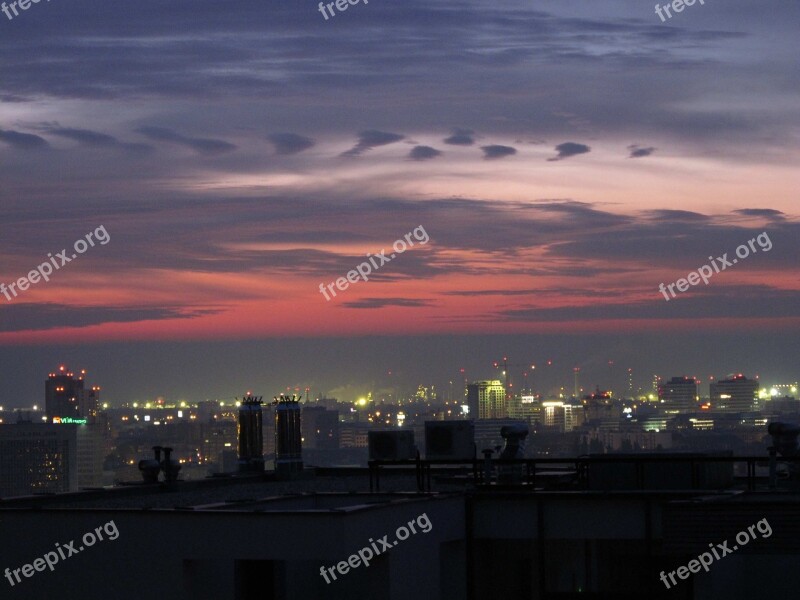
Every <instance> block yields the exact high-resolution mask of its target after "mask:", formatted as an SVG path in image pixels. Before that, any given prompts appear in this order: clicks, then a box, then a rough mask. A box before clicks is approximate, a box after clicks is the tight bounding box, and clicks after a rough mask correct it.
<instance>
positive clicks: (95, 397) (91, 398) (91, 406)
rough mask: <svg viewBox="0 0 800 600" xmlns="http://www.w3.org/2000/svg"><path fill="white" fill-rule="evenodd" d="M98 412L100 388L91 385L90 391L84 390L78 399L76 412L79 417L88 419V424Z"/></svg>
mask: <svg viewBox="0 0 800 600" xmlns="http://www.w3.org/2000/svg"><path fill="white" fill-rule="evenodd" d="M99 410H100V386H98V385H93V386H92V387H91V389H88V390H87V389H84V390H83V394H81V396H80V398H79V399H78V412H79V413H80V415H81V417H82V418H84V419H88V420H89V421H90V422H91V421H93V420H94V418H95V417H97V412H98V411H99Z"/></svg>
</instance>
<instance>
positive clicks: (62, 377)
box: [44, 365, 100, 423]
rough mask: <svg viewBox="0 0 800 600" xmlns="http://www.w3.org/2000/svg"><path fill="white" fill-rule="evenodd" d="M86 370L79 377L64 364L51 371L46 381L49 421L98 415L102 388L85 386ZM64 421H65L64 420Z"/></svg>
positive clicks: (46, 407) (90, 417)
mask: <svg viewBox="0 0 800 600" xmlns="http://www.w3.org/2000/svg"><path fill="white" fill-rule="evenodd" d="M85 376H86V371H81V372H80V373H79V374H78V376H77V377H75V374H74V373H72V372H71V371H70V370H69V369H67V368H66V367H64V366H63V365H62V366H60V367H59V368H58V371H55V372H53V373H50V374H49V375H48V377H47V379H46V380H45V383H44V393H45V412H46V416H47V422H48V423H53V422H54V420H53V419H55V418H60V419H64V418H69V419H88V420H89V421H92V420H93V419H94V418H95V417H96V416H97V411H98V408H99V406H100V388H99V387H98V386H92V387H91V388H89V389H86V387H85V381H84V378H85ZM62 422H63V421H62Z"/></svg>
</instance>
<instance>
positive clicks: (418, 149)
mask: <svg viewBox="0 0 800 600" xmlns="http://www.w3.org/2000/svg"><path fill="white" fill-rule="evenodd" d="M441 155H442V153H441V152H440V151H439V150H437V149H436V148H431V147H430V146H414V147H413V148H412V149H411V152H409V153H408V157H409V158H410V159H412V160H430V159H431V158H436V157H437V156H441Z"/></svg>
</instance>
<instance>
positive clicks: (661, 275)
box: [0, 0, 800, 406]
mask: <svg viewBox="0 0 800 600" xmlns="http://www.w3.org/2000/svg"><path fill="white" fill-rule="evenodd" d="M799 24H800V5H798V3H797V2H795V1H793V0H780V1H775V2H772V1H770V2H766V3H764V2H755V1H754V0H747V1H744V0H726V1H724V2H722V1H719V0H713V1H712V0H706V2H705V4H704V5H700V4H699V3H697V4H695V5H694V6H692V7H687V8H686V9H685V10H684V11H683V12H682V13H680V14H676V15H675V16H674V18H672V19H670V20H669V21H667V22H666V23H662V22H661V21H660V19H659V18H658V17H657V15H656V14H655V13H654V10H653V2H642V1H633V0H615V1H606V0H601V1H598V2H588V1H586V0H581V1H578V0H546V1H538V2H531V1H529V0H526V1H524V2H522V1H517V0H513V1H508V0H504V1H500V2H491V3H490V2H476V1H466V2H452V1H449V0H438V1H437V2H420V1H418V0H403V1H402V2H400V1H398V0H370V2H369V4H366V5H365V4H364V3H363V2H361V3H359V4H357V5H355V6H350V7H349V9H348V10H347V11H346V12H342V13H338V14H337V16H336V17H333V18H330V19H329V20H327V21H326V20H325V19H324V18H323V17H322V15H321V14H320V13H319V12H318V9H317V4H316V3H314V2H311V1H310V0H304V1H302V2H299V3H295V2H292V3H287V2H275V1H272V0H259V1H258V2H256V1H254V0H228V1H226V2H211V1H208V0H191V1H190V0H171V1H170V2H163V0H159V1H155V0H142V1H139V2H136V3H123V2H99V1H93V2H89V1H86V0H74V1H69V2H68V1H66V0H53V1H52V2H49V3H43V2H42V3H39V4H35V5H32V6H31V8H30V9H29V10H27V11H25V12H22V13H20V15H19V16H17V17H15V18H14V19H13V20H8V19H6V17H5V16H3V15H2V14H0V56H2V57H3V58H2V60H1V61H0V214H1V215H2V220H0V282H4V283H5V284H6V285H8V284H9V283H12V282H15V281H16V280H18V279H19V278H20V277H25V276H26V275H27V273H28V272H29V271H31V270H32V269H35V268H36V266H37V265H39V264H40V263H42V262H44V261H46V260H48V259H47V254H48V253H51V254H53V255H55V254H56V253H57V252H60V251H61V250H62V249H64V248H66V249H68V250H69V253H72V245H73V243H74V241H75V240H77V239H79V238H82V237H84V236H85V234H87V233H88V232H91V231H94V230H95V229H96V228H98V227H100V226H103V227H104V228H105V229H106V231H107V232H108V234H109V236H110V241H109V243H108V244H106V245H96V246H95V247H92V248H90V249H88V250H87V251H86V253H85V254H83V255H80V256H79V257H77V258H76V259H75V260H74V261H72V262H70V263H69V264H66V265H64V266H63V267H62V268H61V269H59V270H58V271H56V272H55V273H54V274H53V275H52V276H51V280H50V281H49V282H47V283H45V282H39V283H37V284H34V285H32V286H31V287H30V289H28V290H27V291H24V292H21V293H20V294H19V296H18V297H16V298H15V297H12V299H11V300H10V301H9V300H7V299H6V298H5V297H4V296H0V364H2V365H3V367H4V368H3V376H2V377H3V384H4V385H3V387H4V391H5V394H4V395H2V396H0V400H2V401H3V402H5V403H6V404H9V405H20V406H21V405H28V404H31V403H32V401H39V402H41V400H42V399H43V383H42V382H43V380H44V378H45V377H46V374H47V373H48V372H50V371H52V370H53V369H54V367H55V366H56V365H57V364H60V363H62V362H64V363H67V364H69V365H70V366H72V368H75V369H79V368H86V369H87V370H89V372H90V376H89V379H90V381H92V382H96V383H100V384H101V385H103V386H104V390H106V392H105V393H106V397H107V398H109V399H110V400H111V401H112V402H115V401H129V400H133V399H142V398H145V397H149V396H155V395H167V396H168V397H173V398H178V397H180V398H185V399H189V400H198V399H205V398H206V397H212V398H213V397H230V396H233V395H234V394H237V393H241V392H242V391H243V390H244V389H248V388H256V389H257V390H258V391H259V392H260V393H262V394H264V395H265V396H271V395H273V394H274V393H278V392H279V391H281V389H284V388H285V387H286V386H289V387H292V386H298V387H305V386H311V387H312V389H315V390H317V391H318V392H322V391H327V392H329V393H334V394H339V395H340V396H342V399H345V400H349V399H352V398H350V397H348V395H352V394H356V393H360V392H361V391H363V390H370V389H383V388H388V387H391V386H392V385H400V386H406V387H410V386H415V385H416V384H417V383H426V384H428V383H436V385H437V386H444V385H446V384H447V382H448V381H449V380H452V379H454V378H458V377H461V378H463V377H464V375H460V374H459V373H460V371H459V369H460V368H465V369H466V375H467V376H468V377H470V378H483V377H488V376H492V375H493V373H494V374H496V372H494V371H493V370H492V369H491V368H490V366H491V361H492V360H497V359H498V358H499V357H501V356H502V354H504V353H505V354H509V355H510V356H511V358H512V359H513V360H515V361H519V362H540V361H544V360H546V359H548V358H553V359H555V360H556V361H557V364H558V365H560V368H561V369H562V370H560V371H559V373H558V374H555V375H553V377H552V380H553V381H554V382H555V381H556V380H558V378H559V377H563V379H564V382H569V381H571V377H570V375H569V373H571V368H572V367H573V366H581V368H582V369H585V370H586V380H585V384H586V385H587V386H591V387H592V388H593V387H594V385H595V384H598V385H608V384H609V383H611V382H613V381H620V382H621V381H622V380H623V376H622V375H621V373H622V370H623V368H627V367H631V368H634V370H635V373H637V380H638V383H639V384H640V385H644V384H645V383H646V382H647V381H649V380H650V379H652V375H653V374H654V373H658V374H661V375H662V376H667V377H669V376H673V375H683V374H688V375H695V374H696V375H698V376H702V378H703V379H705V380H707V379H708V376H709V375H710V374H714V375H716V376H724V375H725V374H726V373H729V372H732V371H740V370H747V373H748V374H753V375H754V374H755V373H760V374H761V377H771V378H773V379H774V380H776V381H777V380H779V379H790V378H791V379H792V380H793V381H794V380H797V378H798V375H797V373H798V368H797V351H798V343H797V340H798V333H800V278H799V277H798V275H799V274H800V273H799V271H800V270H799V269H798V256H799V254H798V251H799V250H800V235H798V234H799V233H800V227H799V224H800V210H799V209H798V208H797V200H798V190H800V176H799V175H798V166H797V165H798V163H800V136H799V134H800V102H798V100H799V98H798V91H799V90H800V67H799V66H798V61H797V56H798V42H797V31H798V25H799ZM419 226H422V227H423V228H424V230H425V231H426V232H427V234H428V235H429V236H430V241H429V242H428V243H427V244H425V245H419V244H417V245H416V246H415V247H414V248H411V249H409V250H408V251H407V252H405V253H404V254H402V255H398V256H397V257H396V258H395V259H393V260H392V261H391V262H389V263H387V264H385V265H384V266H383V267H381V269H380V270H379V271H377V272H376V273H373V275H372V276H371V277H370V281H368V282H359V283H357V284H353V285H351V286H350V288H349V289H347V290H346V291H344V292H338V295H337V297H336V298H334V299H332V300H331V301H330V302H327V301H326V300H325V298H324V297H323V296H322V294H320V292H319V284H320V283H323V284H328V283H331V282H333V281H334V280H336V279H337V278H339V277H343V276H346V274H347V272H348V271H349V270H351V269H354V268H355V267H356V265H358V264H359V263H360V262H361V261H362V260H365V255H366V254H367V253H372V254H377V253H379V252H380V251H381V250H382V249H386V250H387V255H388V254H389V252H390V250H391V245H392V243H393V242H394V241H395V240H396V239H398V238H402V237H403V236H404V235H405V234H406V233H408V232H411V231H412V230H414V228H416V227H419ZM762 232H766V233H767V234H768V236H769V239H770V240H771V243H772V248H771V250H770V251H768V252H764V251H763V250H762V249H761V248H759V251H758V252H756V253H752V254H751V255H750V256H749V257H747V258H746V259H740V260H739V262H738V264H736V265H734V266H733V267H731V268H729V269H726V270H725V271H724V272H721V273H719V274H715V275H714V276H713V277H712V278H711V280H710V282H709V284H708V285H703V284H702V283H701V284H700V285H699V286H696V287H692V288H690V289H689V290H688V291H686V292H684V293H681V294H679V295H678V297H677V298H675V299H673V300H671V301H669V302H667V301H665V300H664V297H663V296H662V295H661V293H660V292H659V291H658V286H659V284H660V283H665V284H668V283H672V282H675V281H676V280H678V279H679V278H682V277H686V275H687V274H688V273H689V272H690V271H693V270H696V269H697V268H699V267H701V266H702V265H704V264H707V263H709V260H708V257H709V256H714V257H717V256H721V255H722V254H723V253H728V257H729V258H730V257H733V256H735V250H736V247H737V246H739V245H740V244H746V243H747V241H748V240H749V239H751V238H753V237H755V236H757V235H758V234H760V233H762ZM756 247H757V248H758V246H756ZM608 360H614V361H615V365H616V367H615V368H616V369H618V372H617V373H616V374H611V375H609V373H608V371H607V366H606V365H607V361H608ZM389 371H392V375H391V376H390V375H389V374H388V373H389ZM392 377H395V378H398V377H399V378H400V380H398V381H397V382H395V381H393V380H392V379H391V378H392ZM609 378H610V379H611V380H613V381H611V382H610V381H609Z"/></svg>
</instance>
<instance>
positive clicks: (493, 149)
mask: <svg viewBox="0 0 800 600" xmlns="http://www.w3.org/2000/svg"><path fill="white" fill-rule="evenodd" d="M481 150H483V158H485V159H486V160H492V159H496V158H505V157H506V156H512V155H514V154H516V153H517V149H516V148H512V147H511V146H500V145H498V144H491V145H489V146H481Z"/></svg>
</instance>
